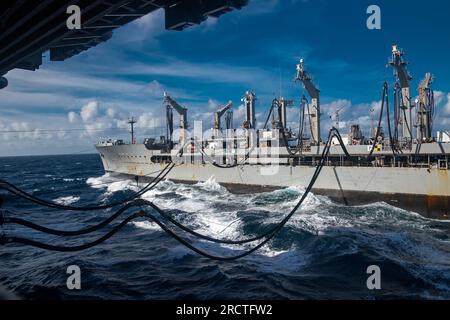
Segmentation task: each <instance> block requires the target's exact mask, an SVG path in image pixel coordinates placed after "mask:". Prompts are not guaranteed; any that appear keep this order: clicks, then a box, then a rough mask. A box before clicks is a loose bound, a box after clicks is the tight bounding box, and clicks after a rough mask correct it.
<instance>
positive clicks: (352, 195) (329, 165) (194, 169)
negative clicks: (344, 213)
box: [96, 46, 450, 219]
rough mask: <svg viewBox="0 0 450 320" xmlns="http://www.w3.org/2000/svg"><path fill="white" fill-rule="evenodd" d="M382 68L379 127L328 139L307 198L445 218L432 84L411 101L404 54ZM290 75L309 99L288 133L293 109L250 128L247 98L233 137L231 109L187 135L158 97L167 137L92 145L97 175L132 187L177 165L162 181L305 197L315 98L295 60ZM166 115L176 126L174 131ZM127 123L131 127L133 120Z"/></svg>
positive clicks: (445, 185)
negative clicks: (299, 191)
mask: <svg viewBox="0 0 450 320" xmlns="http://www.w3.org/2000/svg"><path fill="white" fill-rule="evenodd" d="M389 63H390V65H391V66H392V67H393V68H394V71H395V75H396V78H395V80H396V81H395V85H394V86H392V88H393V91H394V99H393V103H391V104H393V110H389V104H388V99H387V97H388V95H389V89H388V86H387V84H385V86H384V88H383V89H384V90H383V101H382V107H381V110H380V114H379V119H377V120H378V121H377V122H378V125H377V126H375V125H374V126H372V128H371V131H372V132H371V134H370V136H369V137H364V135H363V133H362V130H361V128H360V126H359V124H353V125H352V126H351V129H350V132H349V133H346V134H341V139H338V138H336V137H335V138H333V141H332V145H331V147H330V151H329V153H328V155H327V156H326V160H325V164H324V167H323V169H322V171H321V173H320V175H319V177H318V178H317V180H316V181H315V184H314V186H313V189H312V191H313V193H315V194H320V195H326V196H328V197H329V198H331V199H332V200H335V201H338V202H342V203H344V204H346V205H361V204H365V203H373V202H377V201H385V202H386V203H389V204H391V205H394V206H397V207H400V208H403V209H407V210H411V211H415V212H418V213H420V214H422V215H424V216H426V217H430V218H440V219H449V218H450V217H449V209H450V202H449V200H450V176H449V168H448V161H449V154H450V133H449V132H446V131H444V132H437V134H434V135H433V119H434V118H435V105H434V94H433V90H432V88H431V85H432V82H433V76H432V75H431V74H430V73H427V74H426V75H425V77H424V79H423V80H422V81H421V82H420V85H419V88H418V93H417V96H418V98H417V99H414V98H413V97H414V96H415V94H414V95H413V94H412V93H411V79H412V78H411V76H410V74H409V72H408V70H407V63H406V61H405V60H404V53H403V51H402V50H399V49H398V48H397V46H393V48H392V58H391V60H390V62H389ZM296 73H297V74H296V80H298V81H299V82H300V83H301V84H302V85H303V87H304V89H305V90H306V92H307V93H308V95H309V99H307V97H305V96H303V97H302V98H301V102H302V103H301V106H300V120H299V130H298V132H296V133H294V132H293V131H292V130H291V129H289V128H287V119H286V117H287V115H286V108H287V107H288V106H290V105H292V104H293V102H292V100H287V99H284V98H278V99H274V100H273V103H272V105H271V108H270V110H269V116H268V118H267V121H266V124H265V125H264V127H263V128H260V129H256V116H255V101H256V96H255V94H254V93H253V92H250V91H247V92H246V93H245V96H244V98H243V99H242V101H243V104H244V107H245V111H246V115H245V121H244V122H243V123H242V126H241V127H240V128H232V111H231V108H232V104H231V102H230V103H228V104H227V105H226V106H225V107H223V108H221V109H220V110H218V111H217V112H215V114H214V127H213V128H212V129H211V130H209V131H208V132H207V133H202V130H197V129H196V128H195V125H194V128H193V130H192V132H189V131H188V130H187V129H188V122H187V108H185V107H183V106H181V105H180V104H179V103H177V102H176V101H175V99H174V98H173V97H171V96H169V95H168V94H164V102H165V108H166V110H165V111H166V114H167V133H166V135H165V136H160V137H159V139H158V140H156V139H153V138H147V139H145V140H144V142H143V143H140V144H139V143H136V141H135V138H134V133H133V130H131V142H130V143H124V142H123V141H122V140H107V141H102V142H99V143H98V144H97V145H96V148H97V150H98V152H99V153H100V156H101V160H102V162H103V166H104V169H105V171H106V172H109V173H112V174H120V175H129V176H132V177H133V178H135V179H136V180H138V181H139V180H146V179H151V178H154V177H156V176H157V175H158V174H159V173H160V172H161V170H163V169H164V168H165V167H166V166H167V165H168V163H176V165H175V166H174V167H173V168H172V169H171V171H170V172H169V173H168V174H167V176H165V178H167V179H170V180H174V181H180V182H185V183H195V182H198V181H207V180H209V179H214V180H215V181H216V182H217V183H219V184H221V185H223V186H225V187H227V188H229V189H230V190H231V191H234V192H254V191H259V190H264V189H274V188H283V187H289V186H300V187H304V188H306V187H307V185H308V184H309V182H310V181H311V179H312V177H313V174H314V171H315V168H316V165H317V163H318V162H319V160H320V159H321V154H322V151H323V149H324V148H325V145H324V141H322V140H321V138H320V137H321V132H320V115H321V113H320V99H319V98H320V91H319V90H318V89H317V87H316V86H315V84H314V83H313V82H312V79H311V77H310V75H309V74H308V73H307V72H306V70H305V66H304V61H303V60H300V63H299V64H298V65H297V68H296ZM173 110H175V111H176V112H177V113H178V114H179V118H180V127H179V129H177V130H174V125H173ZM337 111H338V110H337ZM222 117H223V118H225V121H224V123H225V127H224V128H222V125H221V119H222ZM130 124H131V127H132V128H133V124H134V120H131V121H130ZM268 124H269V125H270V128H267V125H268ZM189 129H190V128H189ZM342 145H344V146H345V148H343V146H342ZM344 149H346V150H344ZM180 150H182V151H180ZM345 151H347V152H345Z"/></svg>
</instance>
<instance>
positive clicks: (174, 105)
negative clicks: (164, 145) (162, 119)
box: [164, 92, 188, 144]
mask: <svg viewBox="0 0 450 320" xmlns="http://www.w3.org/2000/svg"><path fill="white" fill-rule="evenodd" d="M164 103H165V105H166V112H167V126H168V139H169V141H171V140H172V134H173V114H172V110H173V109H175V111H176V112H177V113H178V114H179V115H180V129H181V133H180V141H181V143H182V144H184V130H185V129H187V128H188V123H187V108H185V107H183V106H181V105H180V104H178V102H176V101H175V100H174V99H173V98H172V97H170V96H169V95H168V94H167V93H166V92H164Z"/></svg>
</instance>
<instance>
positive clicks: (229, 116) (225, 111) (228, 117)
mask: <svg viewBox="0 0 450 320" xmlns="http://www.w3.org/2000/svg"><path fill="white" fill-rule="evenodd" d="M232 106H233V103H232V102H231V101H228V103H227V104H226V105H225V107H223V108H220V109H219V110H217V111H216V112H214V129H216V130H221V129H222V126H221V123H220V119H221V118H222V116H223V115H225V126H226V128H227V129H231V127H232V122H233V111H231V110H230V109H231V107H232Z"/></svg>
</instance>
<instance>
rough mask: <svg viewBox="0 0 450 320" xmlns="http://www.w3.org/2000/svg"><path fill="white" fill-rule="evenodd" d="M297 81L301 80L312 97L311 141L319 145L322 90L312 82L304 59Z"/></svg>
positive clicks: (298, 70)
mask: <svg viewBox="0 0 450 320" xmlns="http://www.w3.org/2000/svg"><path fill="white" fill-rule="evenodd" d="M295 80H297V81H301V82H302V83H303V86H304V87H305V89H306V91H308V94H309V95H310V97H311V107H312V108H311V112H310V116H311V135H312V136H311V143H312V144H314V145H319V143H320V101H319V98H320V90H319V89H318V88H317V87H316V86H315V85H314V83H313V82H312V79H311V76H310V75H309V74H308V73H307V72H306V71H305V68H304V65H303V59H300V63H299V64H297V76H296V78H295Z"/></svg>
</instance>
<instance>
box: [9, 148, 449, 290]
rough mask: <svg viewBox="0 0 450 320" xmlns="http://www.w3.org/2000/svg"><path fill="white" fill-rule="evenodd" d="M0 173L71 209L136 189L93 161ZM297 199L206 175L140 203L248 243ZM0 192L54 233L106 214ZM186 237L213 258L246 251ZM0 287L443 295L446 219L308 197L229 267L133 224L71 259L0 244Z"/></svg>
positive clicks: (38, 162) (28, 161)
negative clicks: (74, 274)
mask: <svg viewBox="0 0 450 320" xmlns="http://www.w3.org/2000/svg"><path fill="white" fill-rule="evenodd" d="M0 176H1V178H3V179H6V180H8V181H11V182H13V183H15V184H17V185H18V186H20V187H22V188H24V189H26V190H28V191H30V192H32V193H33V194H34V195H35V196H38V197H42V198H45V199H49V200H53V201H55V202H58V203H61V204H66V205H69V204H70V205H76V206H80V205H86V204H91V203H109V202H111V201H115V200H119V199H123V198H124V197H125V196H127V195H130V194H132V193H133V192H135V191H137V190H139V189H140V188H141V187H142V185H136V182H135V181H133V180H128V179H124V178H119V177H113V176H110V175H108V174H103V169H102V166H101V162H100V160H99V158H98V156H97V155H72V156H45V157H15V158H0ZM303 192H304V190H303V189H301V188H299V187H290V188H285V189H280V190H276V191H273V192H266V193H255V194H233V193H230V192H229V191H228V190H227V189H225V188H224V187H222V186H220V185H219V184H217V183H216V182H215V180H214V177H211V178H210V179H209V180H208V181H206V182H200V183H197V184H192V185H188V184H181V183H175V182H172V181H168V180H166V181H162V182H161V183H160V184H159V185H158V186H157V187H156V188H155V189H153V190H151V191H150V192H148V193H146V194H145V195H144V196H143V198H145V199H147V200H151V201H153V202H154V203H155V204H157V205H158V206H159V207H161V208H163V209H164V210H166V211H167V212H169V213H170V214H171V215H172V216H173V217H174V218H176V219H177V220H178V221H180V222H182V223H184V224H185V225H187V226H189V227H190V228H192V229H194V230H196V231H197V232H200V233H203V234H205V235H209V236H214V237H218V238H226V239H245V238H249V237H252V236H255V235H258V234H260V233H262V232H264V231H265V230H268V228H270V227H272V226H274V225H275V224H277V223H278V222H279V221H281V220H282V219H283V217H284V216H285V215H286V214H287V213H289V211H290V210H291V208H292V207H293V206H294V205H295V204H296V203H297V201H298V200H299V199H300V197H301V196H302V194H303ZM0 195H1V197H2V198H3V207H4V208H7V209H9V210H10V211H12V212H14V215H15V216H19V217H22V218H26V219H28V220H32V221H34V222H36V223H39V224H43V225H46V226H49V227H52V228H58V229H67V230H74V229H79V228H82V227H85V226H89V225H92V224H96V223H98V222H100V221H101V220H102V219H105V218H106V217H108V216H109V215H111V214H112V213H113V212H114V209H109V210H103V211H100V212H67V211H61V210H55V209H48V208H42V207H38V206H36V205H34V204H32V203H28V202H26V201H24V200H21V199H19V198H17V197H13V196H10V195H6V194H5V193H4V192H0ZM145 209H146V210H148V211H151V209H150V208H145ZM131 212H133V211H132V210H131V211H130V213H131ZM153 213H154V214H156V213H155V212H153ZM125 216H126V215H124V216H123V217H122V218H124V217H125ZM119 220H122V219H119ZM118 222H119V221H117V222H116V223H118ZM3 230H4V232H5V233H6V234H7V235H18V236H26V237H28V238H33V239H36V240H39V241H43V242H47V243H51V244H62V245H77V244H81V243H85V242H89V241H92V240H94V239H96V238H98V237H100V236H101V235H103V234H104V233H105V232H106V230H100V231H98V232H95V233H94V234H91V235H88V236H83V237H77V238H62V237H55V236H47V235H43V234H40V233H38V232H34V231H30V230H28V229H25V228H22V227H18V226H12V225H5V226H4V227H3ZM174 230H176V229H174ZM176 231H177V232H180V231H179V230H176ZM188 238H189V239H190V241H191V243H192V244H193V245H195V246H197V247H198V248H200V249H202V250H205V251H207V252H210V253H212V254H215V255H222V256H227V255H236V254H239V253H241V252H242V251H244V250H246V249H249V248H251V247H252V244H248V245H244V246H237V245H220V244H216V243H209V242H206V241H203V240H198V239H194V238H192V237H188ZM69 265H78V266H79V267H80V268H81V271H82V279H81V281H82V289H81V290H68V289H67V288H66V279H67V277H68V275H67V274H66V268H67V267H68V266H69ZM370 265H378V266H379V267H380V270H381V286H382V288H381V290H368V288H367V286H366V281H367V278H368V276H369V275H368V274H367V273H366V270H367V267H368V266H370ZM0 283H2V284H3V285H4V286H5V287H7V288H8V289H10V290H12V291H14V292H15V293H16V294H17V295H19V296H21V297H23V298H31V299H34V298H50V299H79V298H82V299H244V298H245V299H264V298H271V299H398V298H402V299H405V298H406V299H415V298H425V299H449V298H450V222H448V221H438V220H430V219H426V218H423V217H422V216H420V215H418V214H416V213H414V212H409V211H405V210H401V209H398V208H395V207H392V206H390V205H388V204H386V203H381V202H379V203H373V204H370V205H365V206H358V207H346V206H343V205H339V204H336V203H333V202H331V201H330V200H329V199H328V198H327V197H324V196H315V195H313V194H310V195H309V196H308V197H307V199H306V201H305V202H304V204H303V205H302V206H301V208H300V209H299V210H298V212H297V213H296V214H295V215H294V216H293V218H292V219H291V220H290V221H289V222H288V224H287V225H286V226H285V228H284V229H283V230H282V231H281V232H280V233H279V234H278V235H277V237H276V238H274V239H273V240H272V241H270V242H269V243H268V244H267V245H266V246H264V247H263V248H261V249H260V250H258V251H257V252H255V253H254V254H252V255H250V256H247V257H245V258H243V259H240V260H237V261H232V262H217V261H212V260H209V259H207V258H204V257H202V256H199V255H198V254H196V253H194V252H192V251H190V250H189V249H187V248H185V247H184V246H182V245H181V244H179V243H178V242H177V241H175V240H174V239H172V238H170V237H169V236H168V235H167V234H166V233H164V232H163V231H162V230H161V229H160V228H159V227H158V226H157V225H156V224H155V223H153V222H149V221H146V220H143V219H140V220H137V221H133V222H130V223H129V224H128V225H127V226H126V227H125V228H124V229H122V230H121V231H120V232H119V233H118V234H117V235H115V236H114V237H113V238H111V239H109V240H108V241H106V242H105V243H103V244H100V245H98V246H96V247H94V248H92V249H88V250H86V251H82V252H78V253H57V252H49V251H44V250H41V249H35V248H31V247H25V246H22V245H14V244H11V245H7V246H1V247H0Z"/></svg>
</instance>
